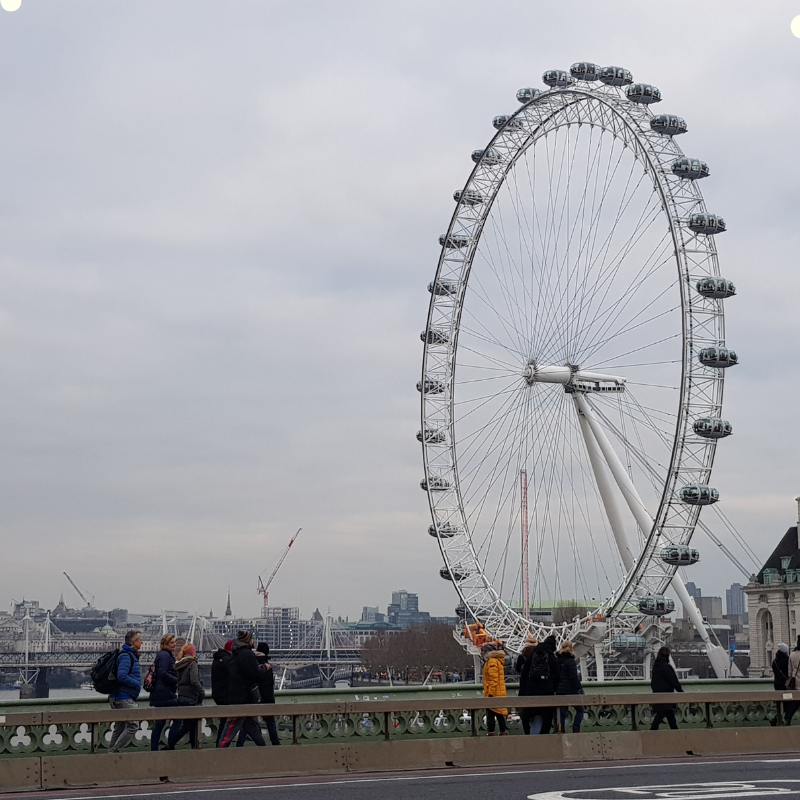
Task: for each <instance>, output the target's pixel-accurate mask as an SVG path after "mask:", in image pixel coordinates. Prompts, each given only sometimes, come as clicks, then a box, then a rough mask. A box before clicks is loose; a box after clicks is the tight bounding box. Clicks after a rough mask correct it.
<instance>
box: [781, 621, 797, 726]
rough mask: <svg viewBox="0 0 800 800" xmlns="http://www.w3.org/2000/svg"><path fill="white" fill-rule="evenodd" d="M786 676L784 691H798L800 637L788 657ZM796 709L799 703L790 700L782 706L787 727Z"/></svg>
mask: <svg viewBox="0 0 800 800" xmlns="http://www.w3.org/2000/svg"><path fill="white" fill-rule="evenodd" d="M787 675H788V676H789V677H788V678H787V679H786V690H787V691H789V692H796V691H798V690H800V636H798V637H797V646H796V647H795V648H794V650H792V652H791V655H790V656H789V671H788V673H787ZM798 708H800V702H799V701H797V700H790V701H789V702H788V703H784V704H783V709H784V715H785V720H786V724H787V725H791V724H792V717H793V716H794V715H795V713H796V712H797V709H798Z"/></svg>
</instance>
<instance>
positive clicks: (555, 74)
mask: <svg viewBox="0 0 800 800" xmlns="http://www.w3.org/2000/svg"><path fill="white" fill-rule="evenodd" d="M542 81H544V83H546V84H547V85H548V86H551V87H555V86H558V88H559V89H563V88H564V87H565V86H569V85H570V84H571V83H573V80H572V78H571V76H570V74H569V73H568V72H567V71H566V70H563V69H549V70H547V72H545V73H544V75H542Z"/></svg>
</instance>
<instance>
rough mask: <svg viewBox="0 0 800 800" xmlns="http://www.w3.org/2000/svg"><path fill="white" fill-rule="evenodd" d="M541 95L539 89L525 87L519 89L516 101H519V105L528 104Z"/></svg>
mask: <svg viewBox="0 0 800 800" xmlns="http://www.w3.org/2000/svg"><path fill="white" fill-rule="evenodd" d="M541 93H542V90H541V89H533V88H532V87H530V86H526V87H525V88H524V89H520V90H519V91H518V92H517V100H519V102H520V103H530V101H531V100H535V99H536V98H537V97H538V96H539V95H540V94H541Z"/></svg>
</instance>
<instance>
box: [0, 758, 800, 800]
mask: <svg viewBox="0 0 800 800" xmlns="http://www.w3.org/2000/svg"><path fill="white" fill-rule="evenodd" d="M775 795H800V758H791V757H786V756H761V757H754V756H731V757H730V758H701V757H697V758H691V757H690V758H686V759H677V760H675V759H673V760H654V761H650V762H647V763H642V762H641V761H637V762H629V763H625V762H614V763H611V764H597V763H596V762H594V763H592V764H579V763H575V764H569V765H564V764H550V765H546V764H545V765H540V766H537V767H536V768H531V767H530V766H526V765H520V766H516V767H502V768H499V767H494V768H492V767H487V768H484V769H460V768H457V767H456V768H453V769H449V770H426V771H424V772H399V773H381V774H362V775H352V776H331V777H327V778H326V777H320V776H316V777H314V778H274V779H261V780H255V781H254V780H248V781H226V782H221V783H218V784H216V783H215V784H210V783H202V784H173V783H167V784H160V785H158V786H137V787H126V788H120V789H107V788H106V789H90V790H87V789H80V790H73V791H52V790H51V791H48V792H28V793H25V794H0V800H11V799H12V798H14V800H22V798H30V799H31V800H36V799H37V798H40V799H43V798H45V797H46V798H47V800H125V799H126V798H166V799H167V800H171V799H172V798H174V800H194V799H195V798H196V800H233V798H234V797H235V798H236V800H428V799H429V798H430V799H431V800H432V799H433V798H435V800H466V798H469V799H470V800H472V798H476V800H494V799H495V798H502V800H729V799H730V800H733V799H734V798H742V797H746V798H760V797H764V798H767V797H770V798H771V797H774V796H775Z"/></svg>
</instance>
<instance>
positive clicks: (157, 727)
mask: <svg viewBox="0 0 800 800" xmlns="http://www.w3.org/2000/svg"><path fill="white" fill-rule="evenodd" d="M153 667H154V672H155V678H154V681H153V691H152V692H150V705H151V706H153V707H154V708H169V707H170V706H177V705H178V696H177V694H176V691H175V690H176V689H177V688H178V671H177V670H176V669H175V637H174V636H173V635H172V634H171V633H167V634H165V635H164V636H162V637H161V649H160V650H159V651H158V654H157V655H156V660H155V663H154V664H153ZM166 724H167V720H165V719H157V720H155V722H153V733H152V735H151V736H150V749H151V750H158V745H159V742H160V741H161V734H162V733H163V732H164V726H165V725H166Z"/></svg>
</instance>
